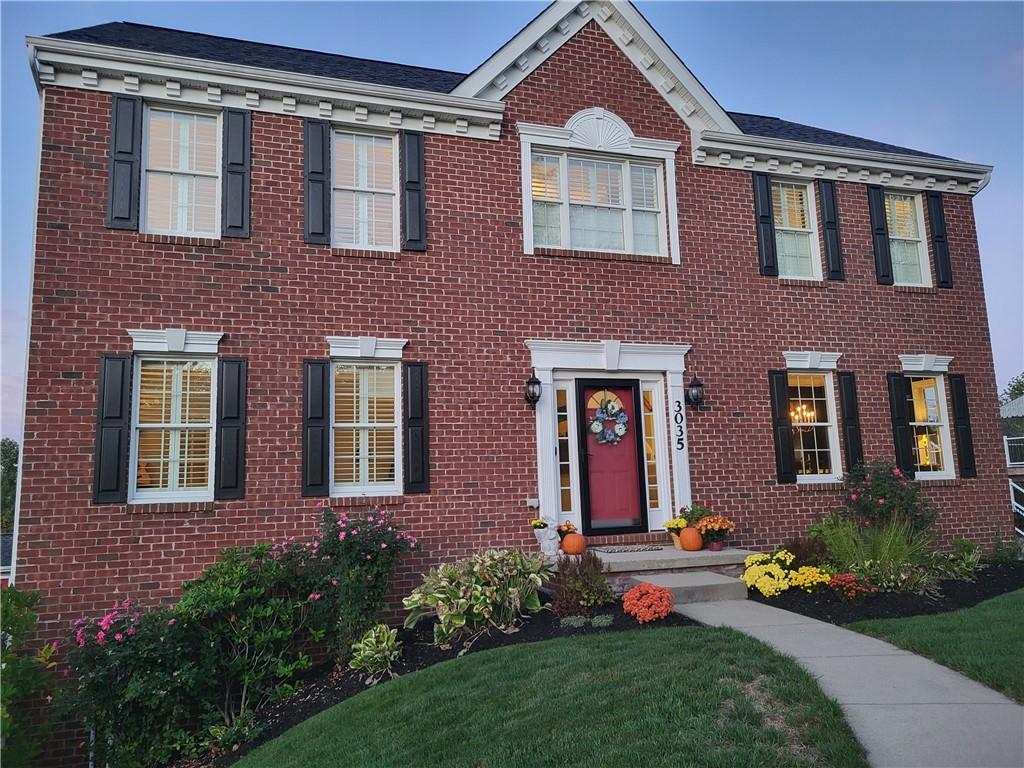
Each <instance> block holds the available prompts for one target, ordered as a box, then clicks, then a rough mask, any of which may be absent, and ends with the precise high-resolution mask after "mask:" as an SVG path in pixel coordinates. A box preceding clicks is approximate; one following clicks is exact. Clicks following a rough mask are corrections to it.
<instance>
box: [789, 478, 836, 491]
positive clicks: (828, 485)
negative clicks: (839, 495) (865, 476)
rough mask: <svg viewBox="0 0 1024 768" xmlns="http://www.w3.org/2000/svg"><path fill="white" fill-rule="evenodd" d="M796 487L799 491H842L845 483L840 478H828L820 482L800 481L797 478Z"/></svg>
mask: <svg viewBox="0 0 1024 768" xmlns="http://www.w3.org/2000/svg"><path fill="white" fill-rule="evenodd" d="M796 488H797V490H798V491H800V492H801V493H814V492H815V491H830V492H831V491H843V490H846V483H844V482H843V481H842V480H828V481H822V482H820V483H811V482H804V483H801V482H800V481H799V480H798V481H797V483H796Z"/></svg>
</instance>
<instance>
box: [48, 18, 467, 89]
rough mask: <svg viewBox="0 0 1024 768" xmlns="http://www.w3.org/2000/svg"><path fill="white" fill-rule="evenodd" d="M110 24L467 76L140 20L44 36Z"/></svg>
mask: <svg viewBox="0 0 1024 768" xmlns="http://www.w3.org/2000/svg"><path fill="white" fill-rule="evenodd" d="M109 24H125V25H127V26H131V27H142V28H145V29H155V30H158V31H160V32H180V33H181V34H183V35H198V36H200V37H208V38H212V39H214V40H230V41H231V42H234V43H244V44H247V45H265V46H267V47H269V48H277V49H279V50H284V51H298V52H301V53H312V54H316V55H318V56H337V57H340V58H344V59H351V60H353V61H366V62H372V63H374V64H387V65H389V66H392V67H405V68H408V69H418V70H420V71H423V72H440V73H443V74H446V75H458V76H460V77H465V76H466V73H465V72H457V71H456V70H454V69H440V68H439V67H423V66H420V65H419V64H404V63H402V62H400V61H385V60H384V59H371V58H368V57H366V56H350V55H349V54H347V53H334V52H332V51H318V50H315V49H313V48H299V47H298V46H294V45H280V44H279V43H267V42H263V41H261V40H246V39H244V38H241V37H228V36H227V35H211V34H210V33H208V32H193V31H192V30H189V29H178V28H177V27H163V26H159V25H157V24H143V23H141V22H138V21H125V20H121V21H107V22H103V23H101V24H91V25H90V26H88V27H79V28H78V29H69V30H62V31H61V32H53V33H51V34H49V35H44V37H53V36H55V35H63V34H66V33H68V32H77V31H81V30H84V29H92V28H95V27H104V26H107V25H109Z"/></svg>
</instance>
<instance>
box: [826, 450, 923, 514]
mask: <svg viewBox="0 0 1024 768" xmlns="http://www.w3.org/2000/svg"><path fill="white" fill-rule="evenodd" d="M845 510H846V513H847V515H848V516H850V517H853V518H854V519H855V520H856V521H857V522H860V523H867V524H868V525H870V526H872V527H875V528H878V527H882V526H885V525H886V524H887V523H889V522H890V521H892V520H894V519H903V520H906V521H907V522H909V523H910V525H911V527H913V528H914V530H917V531H923V530H927V529H928V528H930V527H931V526H932V525H933V524H934V522H935V515H936V510H935V507H934V506H933V505H932V504H931V503H930V502H929V501H928V500H927V499H926V498H924V497H923V496H922V495H921V486H920V485H918V484H917V483H913V482H910V481H909V480H907V478H906V477H904V475H903V473H902V472H901V471H900V469H899V468H898V467H897V466H896V465H894V464H893V463H892V462H891V461H887V460H885V459H879V460H876V461H872V462H871V463H870V464H861V465H858V466H856V467H854V468H853V469H852V470H850V472H849V474H847V476H846V508H845Z"/></svg>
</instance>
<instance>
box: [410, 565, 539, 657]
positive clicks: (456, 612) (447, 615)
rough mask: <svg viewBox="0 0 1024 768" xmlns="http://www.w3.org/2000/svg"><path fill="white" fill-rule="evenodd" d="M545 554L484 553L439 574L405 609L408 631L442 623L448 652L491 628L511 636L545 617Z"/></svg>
mask: <svg viewBox="0 0 1024 768" xmlns="http://www.w3.org/2000/svg"><path fill="white" fill-rule="evenodd" d="M550 575H551V573H550V569H549V568H548V566H547V565H546V564H545V563H544V557H543V555H541V554H532V555H526V554H523V553H522V552H519V551H518V550H515V549H502V550H494V549H489V550H485V551H483V552H478V553H477V554H475V555H473V556H471V557H468V558H466V559H465V560H460V561H458V562H456V563H449V564H447V565H442V566H439V567H437V568H434V569H432V570H431V571H430V573H428V574H427V576H426V578H425V579H424V581H423V584H421V585H420V586H418V587H416V589H415V590H413V592H412V594H411V595H409V596H408V597H407V598H405V600H403V601H402V602H403V604H404V605H405V607H406V608H407V609H409V616H408V617H407V618H406V620H405V626H406V627H413V626H415V625H416V623H417V622H419V620H420V619H423V618H426V617H434V618H436V620H437V621H436V623H435V624H434V643H435V644H436V645H440V646H443V647H447V646H448V645H449V644H450V643H451V642H452V641H453V640H455V639H457V638H459V637H460V636H467V637H468V639H467V641H466V646H467V647H468V645H469V643H471V642H472V640H473V639H475V637H476V636H478V635H479V634H480V633H482V632H485V631H487V630H488V629H490V628H491V627H496V628H498V629H501V630H509V629H511V628H513V627H515V626H516V625H517V624H518V623H519V620H520V619H521V617H522V616H524V615H525V614H527V613H531V612H535V611H539V610H540V608H541V603H540V596H539V595H538V593H537V590H538V589H539V588H540V587H541V586H543V585H544V583H545V582H546V581H547V580H548V579H549V578H550Z"/></svg>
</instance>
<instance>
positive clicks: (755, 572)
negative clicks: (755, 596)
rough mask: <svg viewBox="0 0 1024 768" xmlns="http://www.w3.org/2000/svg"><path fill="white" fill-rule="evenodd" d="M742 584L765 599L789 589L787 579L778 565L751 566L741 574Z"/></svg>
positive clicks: (784, 572)
mask: <svg viewBox="0 0 1024 768" xmlns="http://www.w3.org/2000/svg"><path fill="white" fill-rule="evenodd" d="M742 578H743V583H744V584H746V585H747V588H748V589H756V590H757V591H758V592H760V593H761V594H762V595H764V596H765V597H775V596H776V595H777V594H779V593H780V592H785V591H786V590H787V589H789V578H788V574H787V573H786V571H784V570H782V566H780V565H779V564H778V563H766V564H760V565H752V566H750V567H749V568H747V569H746V570H745V571H744V572H743V577H742Z"/></svg>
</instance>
